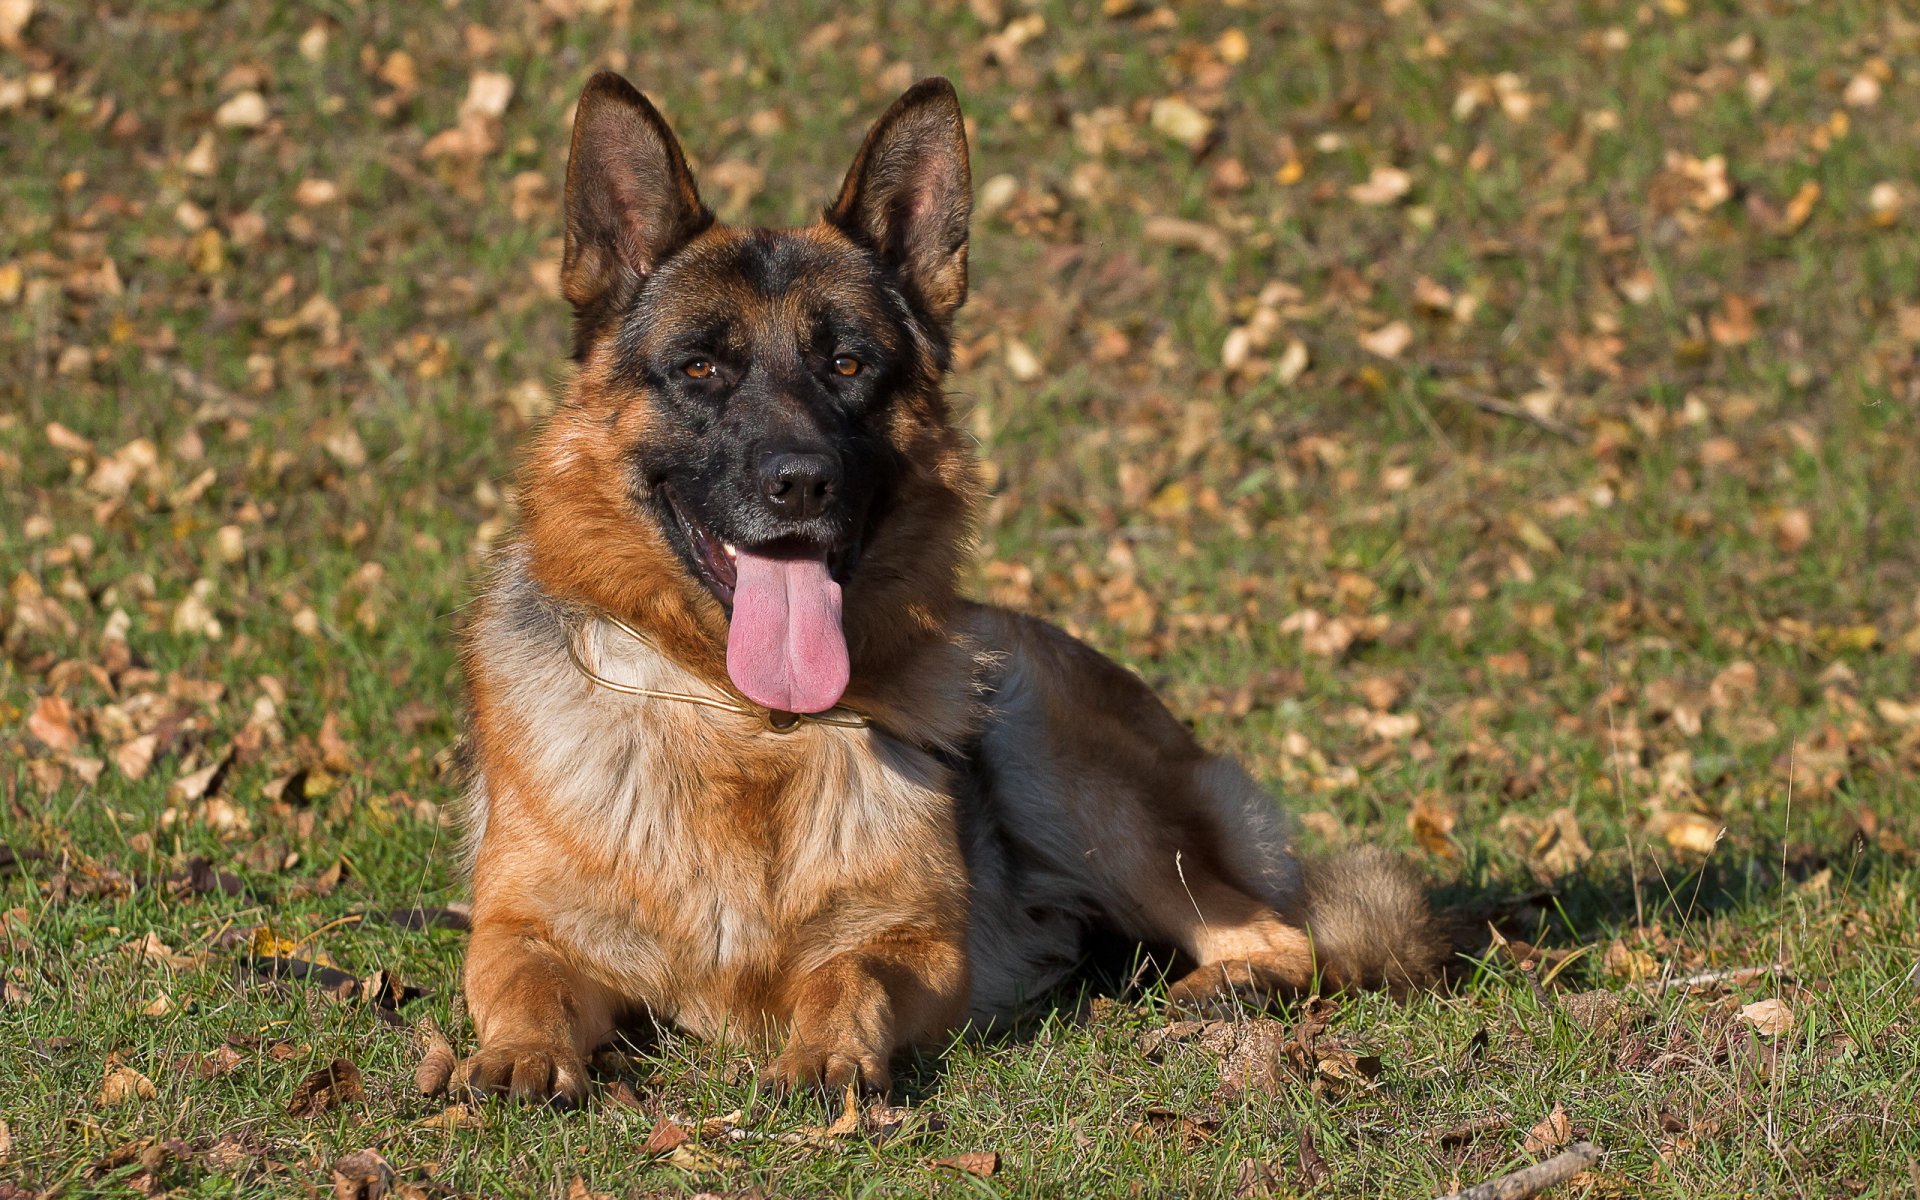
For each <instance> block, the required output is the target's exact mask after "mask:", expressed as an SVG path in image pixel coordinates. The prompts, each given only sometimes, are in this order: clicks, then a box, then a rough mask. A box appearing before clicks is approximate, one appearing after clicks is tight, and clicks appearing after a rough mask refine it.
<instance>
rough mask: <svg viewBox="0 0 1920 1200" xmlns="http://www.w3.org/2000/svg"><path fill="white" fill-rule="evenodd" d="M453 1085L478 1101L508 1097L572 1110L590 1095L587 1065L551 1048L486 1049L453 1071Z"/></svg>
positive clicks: (486, 1047)
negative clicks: (502, 1096) (495, 1097)
mask: <svg viewBox="0 0 1920 1200" xmlns="http://www.w3.org/2000/svg"><path fill="white" fill-rule="evenodd" d="M453 1085H454V1087H455V1088H456V1089H459V1090H461V1091H465V1092H467V1093H469V1094H470V1095H472V1096H474V1097H476V1098H484V1097H487V1096H497V1095H508V1096H511V1097H513V1098H514V1099H515V1100H533V1101H540V1102H543V1103H552V1104H558V1105H561V1106H563V1107H570V1106H572V1105H574V1104H578V1103H579V1102H580V1100H581V1098H582V1097H584V1096H585V1095H586V1094H587V1064H586V1063H585V1062H583V1061H581V1059H580V1056H579V1055H577V1054H575V1053H573V1051H572V1050H564V1049H556V1048H554V1047H551V1046H527V1045H520V1046H514V1045H507V1046H483V1047H482V1048H481V1049H480V1051H479V1053H477V1054H475V1055H474V1056H473V1057H471V1058H469V1059H466V1060H465V1061H464V1062H462V1063H461V1064H460V1065H459V1066H457V1067H455V1068H454V1072H453Z"/></svg>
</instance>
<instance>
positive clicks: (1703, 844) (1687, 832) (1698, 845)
mask: <svg viewBox="0 0 1920 1200" xmlns="http://www.w3.org/2000/svg"><path fill="white" fill-rule="evenodd" d="M1648 827H1649V828H1650V829H1652V830H1653V832H1655V833H1657V834H1659V835H1660V836H1661V837H1662V838H1664V839H1666V843H1667V845H1669V846H1672V847H1673V848H1674V849H1675V850H1684V851H1686V852H1687V853H1689V854H1711V853H1713V848H1714V847H1715V846H1717V845H1719V844H1720V838H1721V836H1722V835H1723V834H1725V833H1726V824H1725V822H1722V821H1717V820H1715V819H1714V818H1712V817H1706V816H1702V815H1701V814H1699V813H1695V812H1669V813H1659V814H1657V815H1655V817H1654V818H1653V819H1652V820H1651V821H1649V822H1648Z"/></svg>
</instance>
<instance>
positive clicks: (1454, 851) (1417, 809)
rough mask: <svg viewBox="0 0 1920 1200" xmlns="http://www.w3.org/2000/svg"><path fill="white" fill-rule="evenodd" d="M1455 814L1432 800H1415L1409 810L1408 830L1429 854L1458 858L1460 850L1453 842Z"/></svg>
mask: <svg viewBox="0 0 1920 1200" xmlns="http://www.w3.org/2000/svg"><path fill="white" fill-rule="evenodd" d="M1455 819H1456V818H1455V817H1454V814H1453V813H1452V812H1451V811H1449V810H1448V809H1445V808H1442V807H1441V806H1440V805H1438V804H1435V803H1433V802H1432V801H1430V800H1426V799H1420V800H1416V801H1414V804H1413V807H1412V808H1411V809H1410V810H1408V812H1407V830H1408V832H1410V833H1412V834H1413V840H1414V841H1416V842H1418V843H1420V848H1421V849H1422V850H1425V851H1426V852H1427V853H1428V854H1432V855H1435V856H1437V857H1440V858H1447V859H1452V858H1458V857H1460V850H1459V848H1458V847H1456V846H1455V845H1454V844H1453V823H1454V821H1455Z"/></svg>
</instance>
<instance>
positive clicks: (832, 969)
mask: <svg viewBox="0 0 1920 1200" xmlns="http://www.w3.org/2000/svg"><path fill="white" fill-rule="evenodd" d="M790 997H791V1007H792V1013H793V1016H792V1020H791V1026H790V1029H789V1032H788V1035H787V1047H786V1049H785V1050H784V1051H783V1052H782V1053H781V1054H780V1056H779V1057H778V1058H777V1059H775V1060H774V1063H773V1067H772V1071H771V1074H772V1079H773V1084H774V1087H775V1088H776V1089H777V1090H779V1091H783V1092H791V1091H796V1090H799V1089H803V1088H810V1087H824V1088H827V1089H829V1090H831V1091H841V1090H844V1089H845V1088H847V1087H848V1086H858V1087H859V1088H861V1089H862V1090H864V1091H869V1092H879V1093H884V1092H886V1091H887V1089H888V1087H889V1085H890V1082H891V1080H890V1076H889V1073H888V1069H887V1064H888V1062H889V1060H891V1059H892V1058H893V1055H894V1053H895V1051H898V1050H901V1049H904V1048H906V1047H909V1046H914V1045H921V1044H925V1043H927V1042H930V1041H932V1040H934V1039H937V1038H938V1037H940V1036H941V1035H942V1034H944V1033H946V1032H948V1031H949V1030H951V1029H953V1028H955V1027H956V1026H958V1025H959V1023H960V1021H961V1019H962V1018H963V1017H964V1016H965V1015H966V1010H967V955H966V948H965V941H964V937H963V935H961V934H960V933H958V932H955V931H949V930H929V929H925V928H917V927H905V926H901V927H896V928H894V929H892V930H889V931H888V932H886V933H884V934H881V935H880V936H878V937H876V938H873V939H872V940H870V941H868V942H866V943H864V944H863V945H861V946H859V947H857V948H855V949H852V950H848V951H844V952H842V953H840V954H836V955H834V956H833V957H832V958H829V959H828V960H827V961H826V962H824V963H822V964H820V965H819V966H818V967H815V968H814V969H813V970H812V971H809V972H808V973H806V974H805V975H803V976H801V977H800V978H799V979H798V980H796V981H795V983H794V987H793V991H792V992H791V993H790Z"/></svg>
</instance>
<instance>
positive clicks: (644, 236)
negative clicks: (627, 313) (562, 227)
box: [560, 71, 713, 349]
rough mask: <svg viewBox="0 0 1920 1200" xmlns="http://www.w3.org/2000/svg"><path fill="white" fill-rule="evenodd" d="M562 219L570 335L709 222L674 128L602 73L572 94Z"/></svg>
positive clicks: (628, 87) (588, 325)
mask: <svg viewBox="0 0 1920 1200" xmlns="http://www.w3.org/2000/svg"><path fill="white" fill-rule="evenodd" d="M566 217H567V231H566V232H567V239H566V253H565V257H564V258H562V259H561V265H560V291H561V294H563V295H564V296H566V298H567V301H568V302H569V303H571V304H572V305H573V311H574V319H575V320H574V328H575V338H576V342H579V341H581V340H583V339H584V338H585V337H586V335H587V334H588V333H590V332H591V331H592V329H593V328H594V327H595V326H597V325H598V324H599V322H600V321H601V320H602V319H603V318H604V317H605V316H607V315H608V310H609V308H610V307H611V306H613V305H614V304H616V303H617V302H618V301H619V300H620V299H621V298H623V297H625V296H626V295H628V294H629V293H630V292H631V290H632V288H633V287H634V286H635V285H636V284H638V283H639V282H640V281H641V280H644V279H645V278H646V277H647V276H648V275H651V274H652V273H653V272H654V270H655V269H656V268H657V267H659V265H660V264H661V263H663V262H665V261H666V260H667V258H668V256H670V255H671V254H673V252H674V251H676V250H678V249H680V247H682V246H684V245H685V244H686V243H687V242H688V240H690V239H691V238H693V237H694V236H695V235H697V234H698V233H700V231H701V230H703V229H705V228H706V227H707V226H709V225H711V224H712V223H713V213H712V212H711V211H710V210H709V209H708V208H707V207H706V205H704V204H702V203H700V193H699V192H698V191H697V190H696V189H695V188H694V184H693V172H692V171H691V170H689V169H688V168H687V159H686V156H685V155H684V154H682V153H681V152H680V143H679V142H678V141H677V140H675V138H674V136H673V130H671V129H669V128H667V123H666V121H665V120H664V119H663V118H662V117H661V116H660V113H659V110H657V109H655V108H654V107H653V105H652V104H651V103H649V102H648V101H647V98H646V97H645V96H643V95H641V94H640V93H639V91H637V90H636V89H635V88H634V86H633V85H632V84H630V83H628V82H627V81H626V80H625V79H622V78H621V77H620V76H618V75H616V74H614V73H613V72H611V71H602V72H600V73H599V74H597V75H595V76H594V77H593V78H592V79H590V80H588V81H587V86H586V90H585V91H583V92H581V93H580V104H579V107H578V108H577V109H576V110H575V114H574V118H573V146H572V149H571V150H570V151H569V152H568V155H567V197H566ZM579 348H581V347H579V346H576V349H579Z"/></svg>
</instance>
